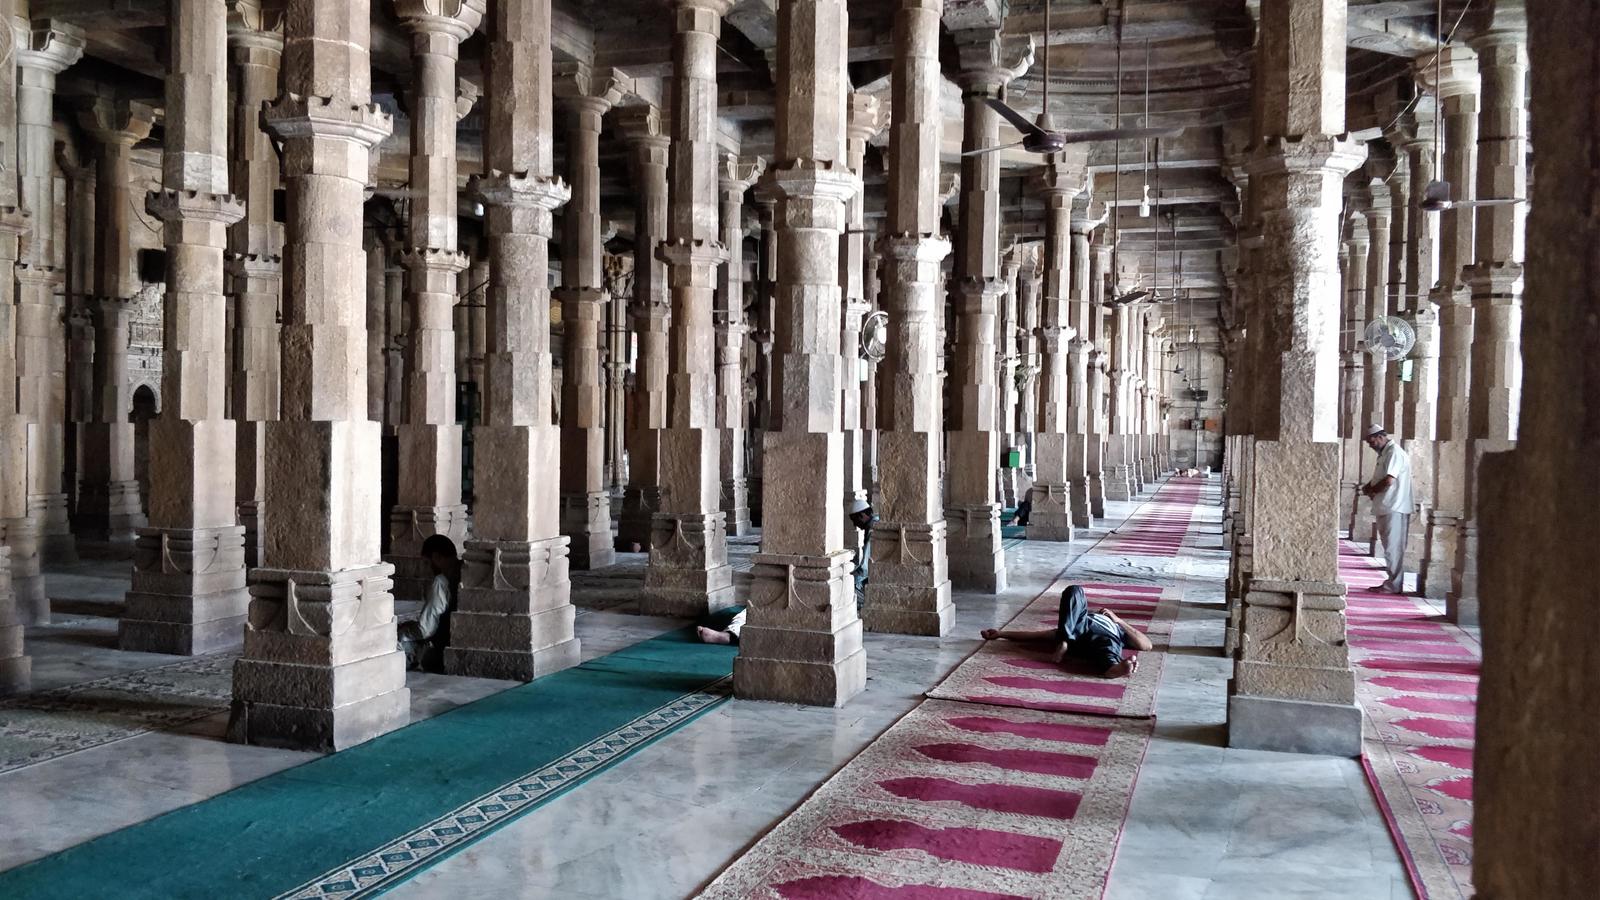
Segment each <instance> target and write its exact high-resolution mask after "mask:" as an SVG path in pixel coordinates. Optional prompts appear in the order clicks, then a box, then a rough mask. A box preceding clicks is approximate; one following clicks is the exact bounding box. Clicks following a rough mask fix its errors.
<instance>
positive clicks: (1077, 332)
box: [1066, 215, 1100, 528]
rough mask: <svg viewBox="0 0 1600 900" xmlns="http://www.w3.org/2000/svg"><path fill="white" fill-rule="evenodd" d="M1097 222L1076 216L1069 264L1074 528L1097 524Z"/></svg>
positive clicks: (1070, 477)
mask: <svg viewBox="0 0 1600 900" xmlns="http://www.w3.org/2000/svg"><path fill="white" fill-rule="evenodd" d="M1094 225H1095V223H1092V222H1089V221H1087V220H1086V219H1085V218H1084V217H1083V216H1082V215H1080V216H1078V217H1077V218H1075V219H1074V220H1072V259H1071V262H1070V264H1069V267H1068V282H1067V310H1066V322H1067V326H1068V327H1069V328H1071V329H1072V335H1073V336H1072V342H1071V343H1070V344H1068V345H1067V478H1068V482H1067V494H1068V498H1069V500H1070V503H1071V508H1072V527H1073V528H1088V527H1089V526H1090V525H1092V524H1094V522H1093V519H1094V514H1093V512H1092V511H1091V508H1090V497H1089V493H1090V491H1089V452H1090V451H1089V445H1090V443H1091V440H1092V438H1091V429H1090V416H1091V412H1090V406H1089V356H1090V353H1091V352H1092V351H1093V350H1094V344H1093V343H1092V341H1091V339H1090V334H1089V327H1090V326H1089V320H1090V318H1091V317H1092V316H1098V315H1099V314H1100V309H1099V307H1091V306H1090V300H1089V232H1090V231H1092V230H1093V229H1094Z"/></svg>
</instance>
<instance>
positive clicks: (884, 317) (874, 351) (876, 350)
mask: <svg viewBox="0 0 1600 900" xmlns="http://www.w3.org/2000/svg"><path fill="white" fill-rule="evenodd" d="M888 352H889V314H888V313H886V312H884V311H883V310H881V309H880V310H878V311H876V312H874V313H871V314H870V315H868V316H867V318H866V320H865V321H863V322H862V323H861V358H862V359H864V360H867V361H868V362H874V363H875V362H877V361H879V360H881V359H883V357H884V356H885V355H886V354H887V353H888Z"/></svg>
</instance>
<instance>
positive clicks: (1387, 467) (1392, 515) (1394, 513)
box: [1361, 425, 1411, 594]
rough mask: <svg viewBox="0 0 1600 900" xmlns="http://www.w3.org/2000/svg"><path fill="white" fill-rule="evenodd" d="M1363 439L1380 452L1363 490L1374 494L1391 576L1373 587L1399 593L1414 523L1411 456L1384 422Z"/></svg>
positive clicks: (1374, 507)
mask: <svg viewBox="0 0 1600 900" xmlns="http://www.w3.org/2000/svg"><path fill="white" fill-rule="evenodd" d="M1363 440H1364V441H1365V442H1366V445H1367V446H1368V447H1371V448H1372V449H1373V450H1375V451H1377V454H1378V465H1377V467H1376V468H1375V469H1374V470H1373V472H1372V478H1370V479H1368V481H1367V483H1366V484H1364V485H1362V486H1361V493H1363V494H1365V495H1366V496H1368V497H1371V498H1372V512H1373V515H1374V516H1375V517H1376V518H1377V520H1378V536H1379V539H1380V540H1382V541H1383V560H1384V563H1385V568H1387V570H1388V578H1386V579H1385V580H1384V582H1383V583H1382V584H1380V585H1378V586H1376V587H1373V588H1371V590H1372V591H1374V592H1376V593H1386V594H1399V593H1402V592H1403V591H1404V590H1405V579H1406V534H1407V529H1409V528H1410V527H1411V457H1410V455H1408V454H1407V453H1406V451H1405V450H1404V449H1402V448H1401V447H1400V445H1399V444H1397V443H1395V442H1394V441H1392V440H1390V439H1389V435H1388V433H1386V432H1385V431H1384V430H1383V426H1382V425H1369V426H1368V427H1367V434H1366V437H1365V438H1363Z"/></svg>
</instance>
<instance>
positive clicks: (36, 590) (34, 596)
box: [0, 516, 50, 647]
mask: <svg viewBox="0 0 1600 900" xmlns="http://www.w3.org/2000/svg"><path fill="white" fill-rule="evenodd" d="M0 548H3V549H5V550H6V551H7V552H8V554H9V564H8V566H7V572H8V580H9V581H10V585H11V588H10V590H11V597H12V600H11V601H10V602H11V604H12V607H11V609H12V612H11V615H13V616H15V617H16V620H17V622H18V623H19V624H20V625H48V624H49V623H50V598H49V597H48V596H47V595H46V594H45V589H44V575H43V574H42V573H41V572H40V571H39V566H40V548H39V521H38V520H37V519H35V518H33V517H32V516H29V517H27V518H25V519H5V520H0ZM19 634H20V632H19ZM18 640H19V641H20V640H21V638H20V637H19V638H18ZM18 646H19V647H20V646H21V645H20V644H19V645H18Z"/></svg>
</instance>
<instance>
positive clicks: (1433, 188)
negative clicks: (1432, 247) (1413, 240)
mask: <svg viewBox="0 0 1600 900" xmlns="http://www.w3.org/2000/svg"><path fill="white" fill-rule="evenodd" d="M1469 5H1470V4H1469ZM1466 14H1467V10H1466V8H1465V7H1463V8H1462V10H1461V16H1458V17H1457V18H1456V24H1455V25H1454V26H1451V28H1450V36H1449V37H1446V36H1445V33H1444V0H1439V4H1438V10H1437V15H1438V18H1437V19H1435V20H1434V21H1435V23H1436V26H1437V27H1436V28H1435V29H1434V31H1435V33H1434V45H1433V89H1434V90H1436V91H1437V90H1438V89H1439V57H1440V56H1443V55H1444V45H1445V44H1446V43H1448V42H1449V40H1450V39H1451V38H1454V37H1455V34H1456V28H1459V27H1460V26H1461V19H1462V18H1463V17H1465V16H1466ZM1443 123H1444V117H1443V116H1441V115H1439V113H1438V112H1437V111H1436V112H1435V113H1434V116H1433V171H1434V172H1436V173H1443V172H1444V135H1443V133H1442V126H1443ZM1526 202H1528V201H1527V198H1525V197H1493V198H1488V199H1484V200H1452V199H1451V198H1450V182H1448V181H1445V180H1444V179H1442V178H1436V179H1434V180H1433V181H1430V182H1428V186H1427V187H1425V188H1423V189H1422V199H1421V200H1418V201H1417V209H1420V210H1422V211H1423V212H1444V211H1445V210H1450V209H1463V208H1466V207H1472V206H1510V205H1512V204H1514V203H1526Z"/></svg>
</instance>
